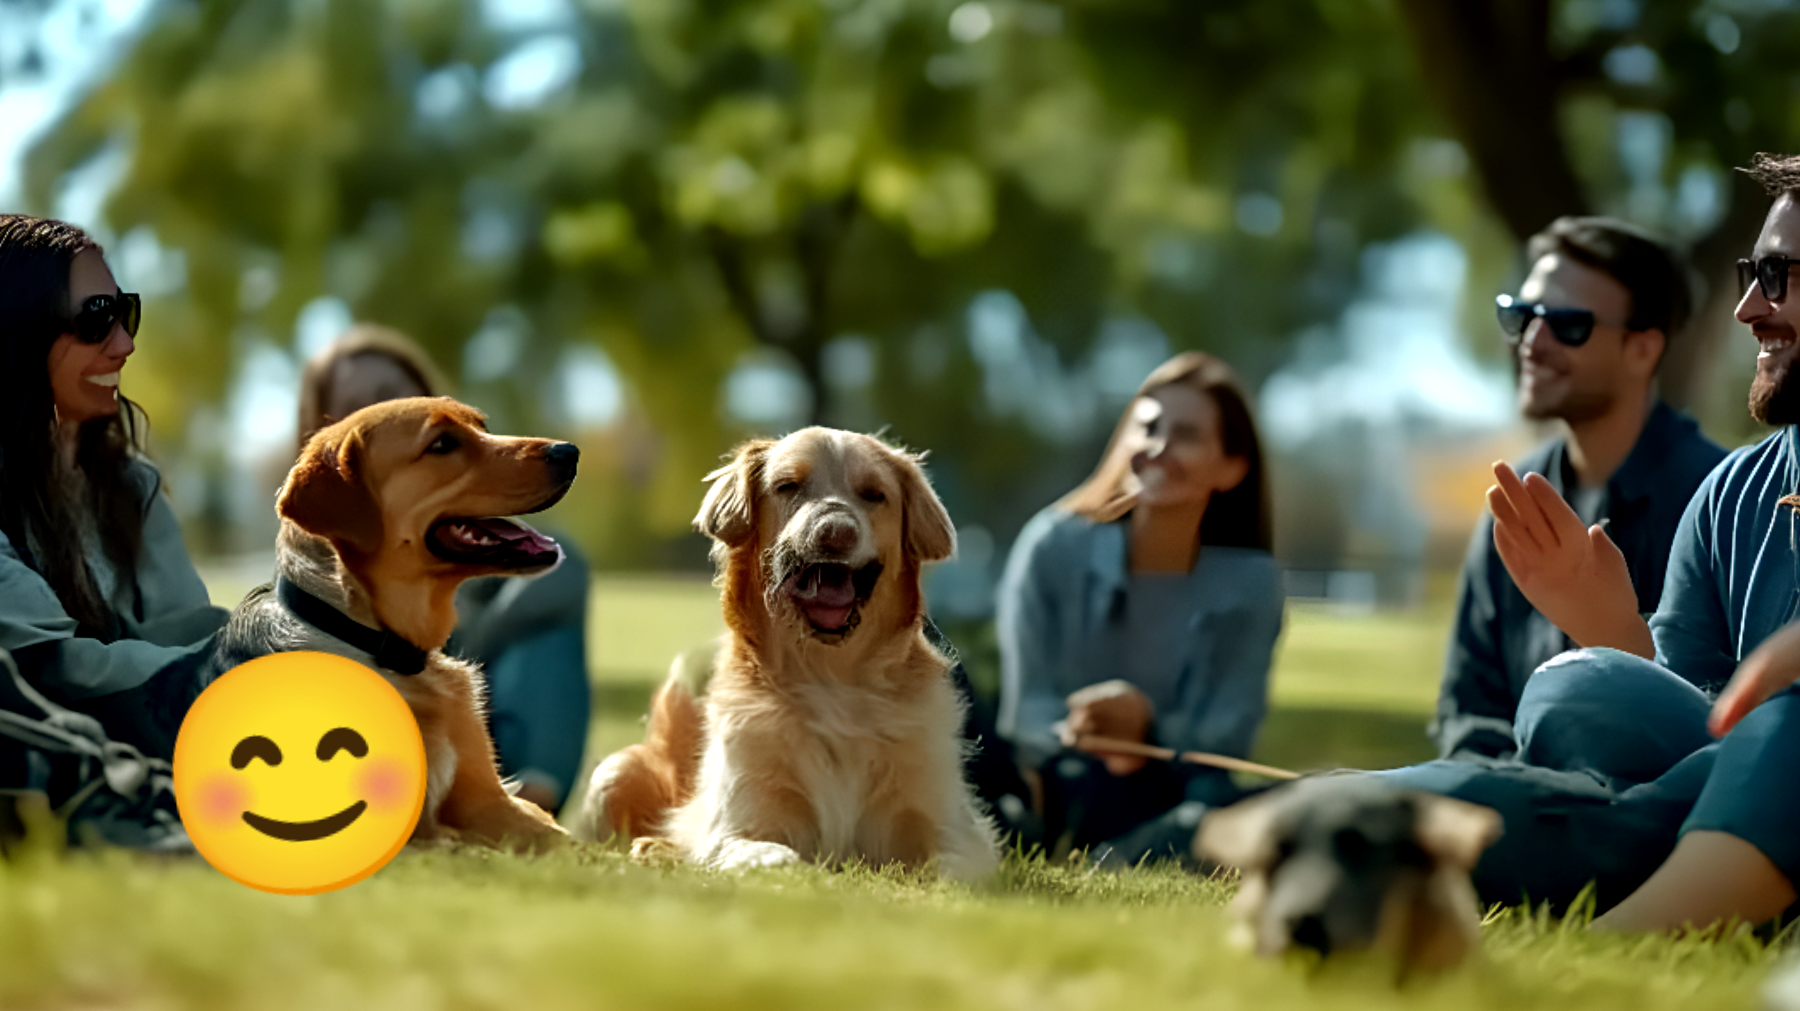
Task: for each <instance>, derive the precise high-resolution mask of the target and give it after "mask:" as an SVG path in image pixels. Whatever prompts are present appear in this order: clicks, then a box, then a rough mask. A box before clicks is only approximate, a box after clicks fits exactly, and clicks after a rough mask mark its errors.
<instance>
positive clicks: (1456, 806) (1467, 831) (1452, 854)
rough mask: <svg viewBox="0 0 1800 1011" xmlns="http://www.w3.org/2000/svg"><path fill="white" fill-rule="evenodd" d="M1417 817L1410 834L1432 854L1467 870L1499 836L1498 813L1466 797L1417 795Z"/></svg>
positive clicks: (1437, 858)
mask: <svg viewBox="0 0 1800 1011" xmlns="http://www.w3.org/2000/svg"><path fill="white" fill-rule="evenodd" d="M1417 803H1418V812H1419V814H1418V820H1417V822H1416V824H1415V827H1414V829H1413V835H1414V837H1415V838H1416V839H1417V840H1418V843H1419V846H1420V847H1421V848H1422V849H1424V850H1425V852H1427V853H1429V854H1431V856H1432V858H1433V859H1435V860H1438V861H1440V862H1442V863H1445V864H1449V865H1450V866H1452V867H1455V868H1457V869H1459V870H1465V871H1466V870H1470V869H1471V868H1473V867H1474V866H1475V862H1476V861H1477V860H1480V859H1481V854H1482V852H1483V851H1485V850H1486V849H1487V848H1488V847H1489V846H1492V845H1493V844H1494V840H1496V839H1498V838H1500V832H1501V822H1500V815H1499V813H1498V812H1496V811H1495V810H1494V809H1493V808H1489V807H1482V806H1481V805H1479V804H1471V803H1469V802H1467V801H1462V800H1455V799H1452V798H1450V797H1440V796H1438V795H1437V794H1432V793H1421V794H1418V795H1417Z"/></svg>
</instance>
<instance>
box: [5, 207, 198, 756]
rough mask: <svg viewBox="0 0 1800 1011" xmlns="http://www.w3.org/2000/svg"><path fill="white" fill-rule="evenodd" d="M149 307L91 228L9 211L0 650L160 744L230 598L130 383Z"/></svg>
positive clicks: (112, 731)
mask: <svg viewBox="0 0 1800 1011" xmlns="http://www.w3.org/2000/svg"><path fill="white" fill-rule="evenodd" d="M139 316H140V306H139V303H138V297H137V296H136V295H133V294H128V293H124V292H121V291H120V290H119V286H118V284H117V282H115V281H114V280H113V276H112V271H111V270H109V269H108V268H107V265H106V260H105V258H104V257H103V256H102V253H101V249H100V247H99V245H98V244H96V243H95V242H94V240H93V239H92V238H90V237H89V236H88V235H87V234H86V233H84V232H83V231H81V230H80V229H79V228H76V227H74V226H72V225H68V224H65V223H63V222H60V221H53V220H49V219H44V218H33V217H27V216H25V215H18V214H6V215H0V650H5V651H8V652H10V653H11V654H12V656H13V658H14V659H15V660H16V661H17V662H18V665H19V668H20V671H21V672H22V673H23V675H24V676H25V678H26V680H28V681H29V682H31V684H32V685H34V686H35V687H36V688H37V689H38V690H39V691H41V692H42V693H43V694H44V695H46V696H48V697H49V699H50V700H52V701H54V702H57V703H60V704H62V705H65V706H69V707H71V708H75V709H78V710H81V711H84V712H87V713H89V714H91V715H93V716H95V717H98V718H99V720H100V722H101V723H102V725H103V726H104V727H105V729H106V731H107V733H108V734H109V735H110V736H112V737H113V738H115V739H117V740H123V741H126V742H128V743H131V744H134V745H136V746H137V747H138V748H140V749H141V750H143V751H144V752H146V753H147V754H150V755H157V756H162V757H165V758H166V757H168V756H170V755H171V754H172V753H173V751H174V742H175V734H176V732H177V730H178V729H179V728H180V725H181V719H182V717H183V716H184V715H186V713H187V708H188V705H189V704H190V703H192V701H193V700H194V698H195V697H196V696H197V695H198V694H199V693H200V690H201V689H202V688H203V687H205V685H206V683H207V682H208V681H209V680H210V679H211V678H212V677H213V676H214V675H215V674H216V671H213V670H212V669H211V664H210V660H211V652H212V650H211V647H212V635H213V633H215V632H216V631H218V629H219V628H220V626H222V625H223V624H224V621H225V618H226V612H225V611H223V610H221V609H220V608H216V607H213V606H212V604H211V602H210V601H209V600H208V599H207V594H206V587H205V585H204V584H203V583H201V581H200V577H199V576H198V575H197V574H196V573H195V571H194V565H193V562H192V561H191V560H190V559H189V558H188V554H187V549H186V547H185V546H184V545H183V543H182V540H181V531H180V529H179V528H178V527H177V526H176V523H175V516H174V514H173V513H172V512H171V511H170V509H169V505H168V502H167V501H166V500H165V498H164V496H163V495H161V494H160V490H161V480H160V478H159V477H158V475H157V471H156V468H155V467H154V466H152V465H151V463H150V461H149V460H148V459H147V458H146V457H145V456H144V453H143V448H142V445H141V442H140V438H141V432H142V426H143V415H142V412H141V411H140V410H139V409H138V408H137V406H136V405H135V404H133V403H132V402H131V401H129V400H127V399H125V397H124V396H123V395H122V394H121V393H120V383H121V377H122V376H123V374H124V370H125V366H126V362H127V359H129V358H130V356H131V354H132V352H133V350H134V349H135V347H136V345H135V343H134V340H133V339H134V337H135V336H136V334H137V328H138V320H139Z"/></svg>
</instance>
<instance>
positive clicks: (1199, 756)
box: [1075, 734, 1300, 779]
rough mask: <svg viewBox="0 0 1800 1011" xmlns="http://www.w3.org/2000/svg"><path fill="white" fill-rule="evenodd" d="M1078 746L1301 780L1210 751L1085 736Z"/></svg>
mask: <svg viewBox="0 0 1800 1011" xmlns="http://www.w3.org/2000/svg"><path fill="white" fill-rule="evenodd" d="M1075 746H1076V747H1077V748H1080V749H1081V750H1083V751H1110V752H1114V753H1116V754H1120V755H1137V756H1139V757H1141V758H1159V759H1161V760H1163V761H1165V762H1187V763H1189V764H1190V765H1210V766H1212V767H1213V768H1215V769H1230V770H1231V771H1233V772H1250V773H1255V774H1256V775H1258V776H1267V777H1269V778H1270V779H1299V778H1300V774H1299V773H1298V772H1290V771H1289V770H1287V769H1277V768H1276V767H1275V766H1273V765H1260V764H1258V763H1256V762H1246V761H1244V760H1243V759H1241V758H1232V757H1231V756H1229V755H1215V754H1213V753H1212V752H1210V751H1176V750H1175V749H1173V748H1159V747H1157V746H1156V745H1154V744H1140V743H1138V742H1137V741H1125V740H1120V739H1119V738H1116V737H1099V736H1097V735H1094V734H1082V735H1081V736H1080V737H1077V738H1076V739H1075Z"/></svg>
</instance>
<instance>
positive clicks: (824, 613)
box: [795, 565, 856, 629]
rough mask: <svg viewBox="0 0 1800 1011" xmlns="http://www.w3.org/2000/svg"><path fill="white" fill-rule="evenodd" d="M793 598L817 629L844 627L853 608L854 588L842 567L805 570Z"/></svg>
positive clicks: (844, 568)
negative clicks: (795, 598) (797, 600)
mask: <svg viewBox="0 0 1800 1011" xmlns="http://www.w3.org/2000/svg"><path fill="white" fill-rule="evenodd" d="M795 596H796V597H797V598H798V599H799V601H800V608H801V610H803V611H805V612H806V620H807V621H810V622H812V623H813V624H814V625H817V626H818V627H820V628H827V629H831V628H843V627H844V623H845V622H847V621H849V620H850V611H851V609H852V608H854V607H855V606H856V586H855V584H854V583H852V582H851V581H850V569H849V567H848V566H843V565H821V566H819V567H817V568H814V569H811V570H808V572H807V573H806V575H805V576H804V577H802V579H801V583H800V591H799V593H797V594H796V595H795Z"/></svg>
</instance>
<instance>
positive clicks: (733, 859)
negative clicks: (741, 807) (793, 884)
mask: <svg viewBox="0 0 1800 1011" xmlns="http://www.w3.org/2000/svg"><path fill="white" fill-rule="evenodd" d="M799 862H800V854H798V853H796V852H794V850H793V848H792V847H789V846H783V845H782V844H780V843H778V842H760V841H757V840H754V839H733V840H731V841H730V842H727V843H725V844H724V845H722V846H720V847H719V853H718V856H716V857H714V858H713V861H712V864H713V866H714V867H717V868H718V869H719V870H722V871H749V870H756V869H758V868H761V867H786V866H787V865H788V864H797V863H799Z"/></svg>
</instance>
